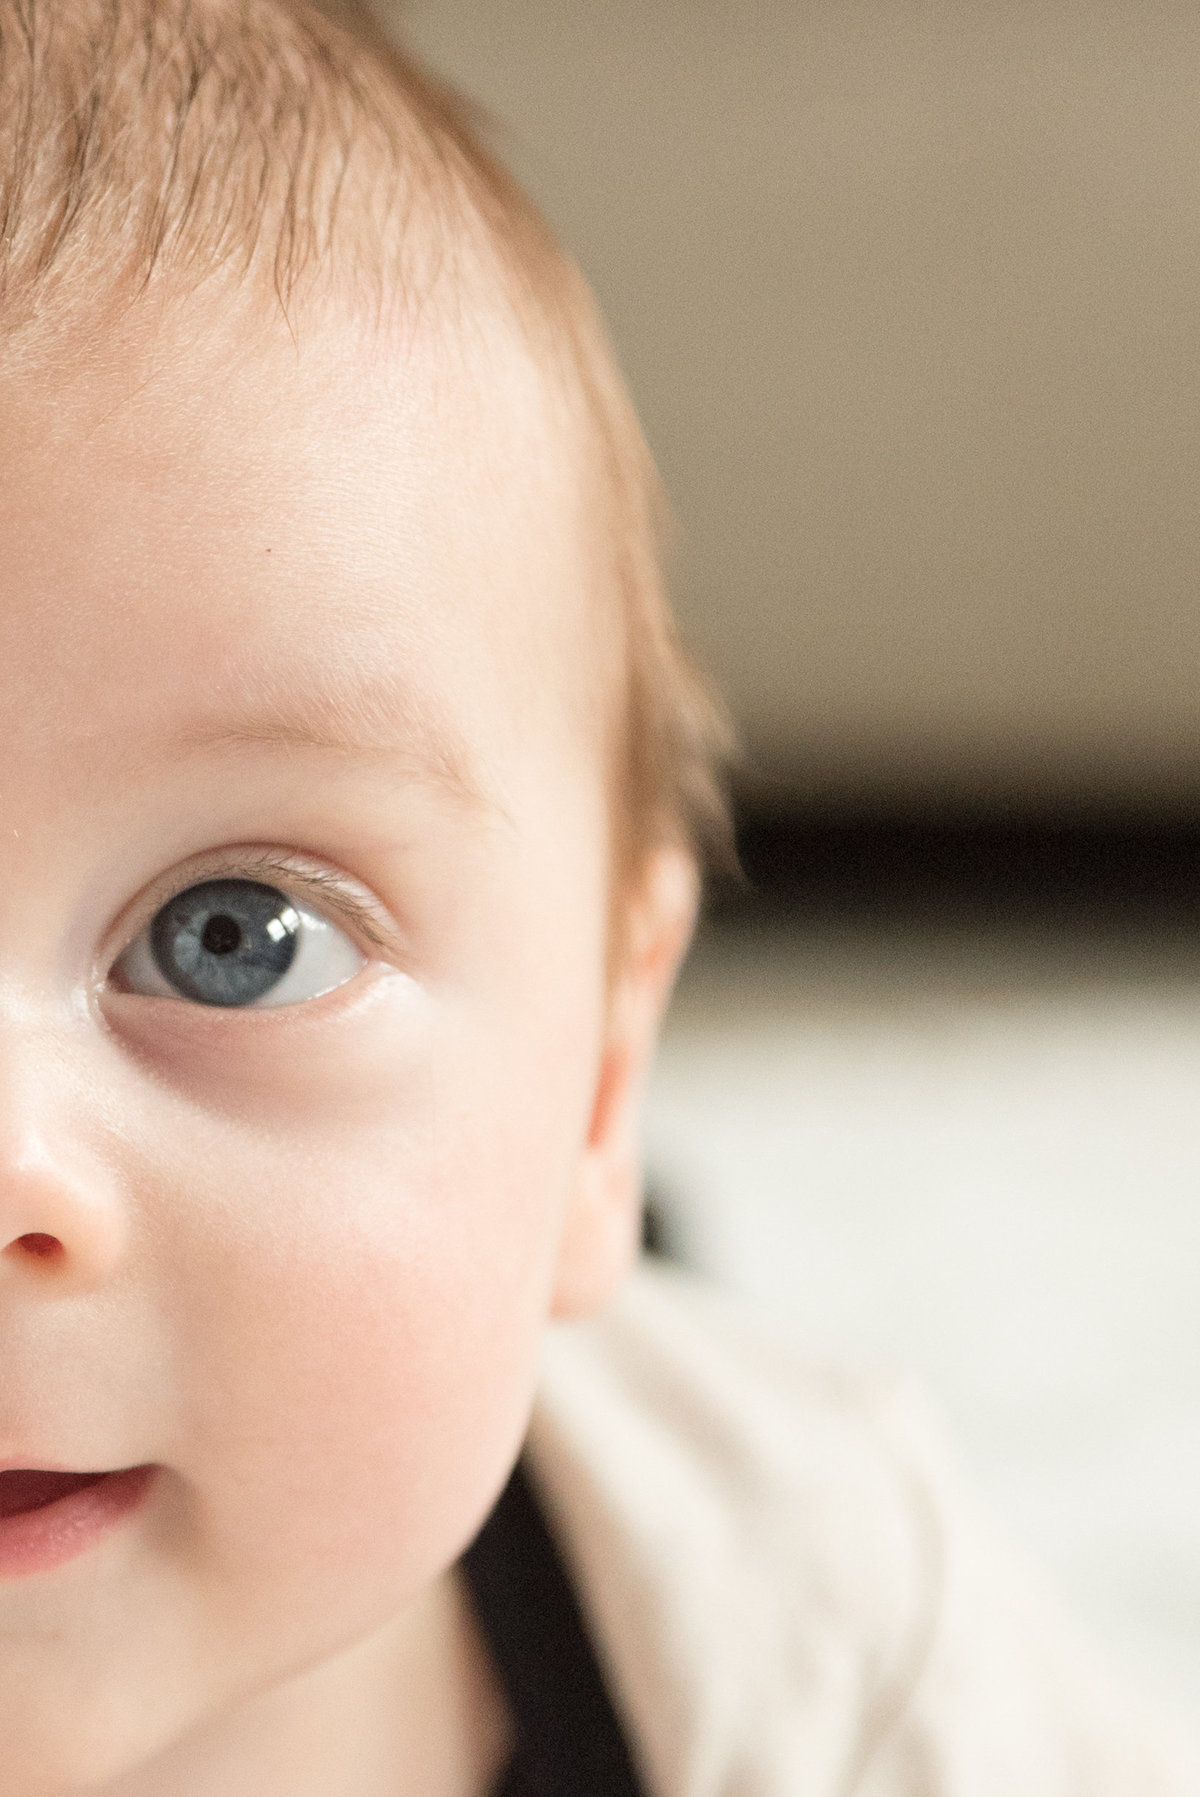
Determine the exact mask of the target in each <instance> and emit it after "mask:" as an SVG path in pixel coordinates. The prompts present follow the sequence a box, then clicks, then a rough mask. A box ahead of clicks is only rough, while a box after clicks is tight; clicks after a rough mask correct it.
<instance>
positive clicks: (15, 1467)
mask: <svg viewBox="0 0 1200 1797" xmlns="http://www.w3.org/2000/svg"><path fill="white" fill-rule="evenodd" d="M138 1464H140V1462H137V1461H131V1462H130V1463H129V1465H128V1466H67V1465H66V1463H65V1462H64V1461H61V1460H40V1459H39V1458H38V1457H37V1455H36V1454H31V1455H26V1456H24V1457H18V1456H16V1455H12V1456H6V1457H5V1458H3V1459H0V1473H15V1472H22V1473H71V1474H73V1475H74V1476H76V1477H78V1478H88V1479H92V1478H97V1479H98V1478H101V1477H103V1475H104V1474H105V1473H123V1472H129V1471H130V1470H131V1469H132V1467H133V1466H135V1465H138Z"/></svg>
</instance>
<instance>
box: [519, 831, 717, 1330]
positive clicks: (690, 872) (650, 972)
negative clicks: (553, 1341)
mask: <svg viewBox="0 0 1200 1797" xmlns="http://www.w3.org/2000/svg"><path fill="white" fill-rule="evenodd" d="M698 897H699V877H698V874H697V871H696V865H695V862H694V861H693V859H692V857H691V856H690V855H689V854H687V853H686V852H685V851H684V850H682V849H676V848H662V849H658V850H656V851H655V852H654V853H653V855H652V856H651V857H650V859H649V861H648V863H647V866H646V871H645V875H644V877H643V879H642V880H641V881H640V882H639V884H638V887H637V890H636V893H635V896H634V897H633V899H632V901H631V905H630V912H629V918H628V928H627V932H626V939H625V940H626V949H625V954H624V957H623V960H622V963H621V966H620V967H619V969H618V970H617V973H616V975H615V977H614V980H613V987H612V993H611V997H610V1003H609V1007H608V1024H607V1030H606V1036H605V1042H604V1046H603V1050H602V1053H601V1056H600V1061H599V1066H598V1069H597V1077H596V1085H595V1093H594V1098H593V1104H592V1112H591V1123H590V1127H589V1130H588V1135H587V1140H586V1142H585V1144H584V1147H583V1150H582V1153H581V1156H580V1164H579V1168H578V1172H577V1178H576V1189H575V1193H574V1196H573V1198H572V1201H571V1204H570V1208H569V1210H568V1213H567V1217H566V1220H565V1224H564V1229H563V1236H562V1241H561V1244H560V1249H559V1259H558V1269H557V1277H556V1281H555V1288H554V1295H553V1301H552V1305H551V1314H552V1315H553V1316H555V1317H574V1316H585V1315H587V1314H588V1313H590V1312H591V1311H594V1310H597V1309H599V1307H600V1306H601V1305H602V1304H603V1303H604V1302H605V1301H606V1299H607V1298H609V1297H610V1296H611V1294H612V1293H613V1291H614V1290H615V1289H616V1287H617V1286H618V1285H619V1284H620V1282H621V1280H622V1278H623V1277H624V1276H625V1274H626V1273H627V1272H628V1270H629V1268H630V1266H631V1265H632V1263H633V1261H634V1259H635V1257H636V1255H637V1250H638V1245H639V1242H640V1237H641V1200H642V1167H641V1144H640V1139H639V1120H640V1111H641V1101H642V1096H643V1092H644V1090H645V1085H646V1079H647V1075H648V1073H649V1070H650V1064H651V1060H652V1058H653V1053H654V1045H655V1041H656V1038H657V1035H658V1027H659V1023H660V1021H661V1019H662V1015H663V1012H664V1010H665V1009H666V1005H667V1000H668V998H669V997H670V993H671V988H672V986H673V985H674V982H675V975H676V973H677V972H678V970H679V966H680V963H681V962H682V960H683V957H684V954H685V953H686V951H687V946H688V943H689V941H690V940H691V934H692V929H693V927H694V924H695V919H696V907H697V902H698Z"/></svg>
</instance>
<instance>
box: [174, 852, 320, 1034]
mask: <svg viewBox="0 0 1200 1797" xmlns="http://www.w3.org/2000/svg"><path fill="white" fill-rule="evenodd" d="M299 929H300V917H299V914H298V913H297V911H296V908H295V906H294V905H293V903H292V901H291V899H289V898H288V897H287V895H286V894H285V893H282V892H279V891H277V890H276V888H275V887H274V886H264V885H261V884H260V883H259V882H258V881H257V880H203V881H201V883H200V884H199V885H198V886H189V887H188V888H187V890H186V891H184V892H180V893H177V894H176V896H175V897H174V898H173V899H172V900H171V901H170V903H169V904H166V905H164V906H163V908H162V910H161V911H159V912H158V913H157V914H156V915H155V917H154V920H153V922H152V923H151V925H150V949H151V952H152V954H153V956H154V960H155V964H156V966H157V967H158V970H159V972H160V973H161V974H162V976H163V978H164V979H165V980H166V981H168V983H169V984H170V985H172V986H173V987H174V988H175V990H176V991H177V992H179V993H181V994H182V995H183V996H184V997H185V998H192V999H195V1000H197V1002H198V1003H200V1004H203V1005H251V1004H253V1003H254V1002H255V1000H256V999H260V998H262V997H263V996H264V995H265V994H266V993H268V992H269V991H270V990H271V988H272V986H275V985H277V984H278V982H279V981H280V980H281V979H282V978H283V976H284V974H285V973H286V972H287V970H288V968H289V967H290V966H291V964H292V962H293V960H294V959H295V956H296V937H297V933H298V931H299Z"/></svg>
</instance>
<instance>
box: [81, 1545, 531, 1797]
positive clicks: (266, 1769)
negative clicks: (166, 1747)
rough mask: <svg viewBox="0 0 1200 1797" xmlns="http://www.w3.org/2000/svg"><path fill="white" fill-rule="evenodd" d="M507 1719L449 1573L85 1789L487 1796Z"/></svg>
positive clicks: (459, 1588)
mask: <svg viewBox="0 0 1200 1797" xmlns="http://www.w3.org/2000/svg"><path fill="white" fill-rule="evenodd" d="M511 1748H512V1724H511V1720H510V1717H509V1714H508V1710H507V1707H506V1705H505V1702H504V1698H503V1695H502V1693H501V1691H500V1687H499V1684H498V1683H497V1680H496V1677H495V1673H494V1670H493V1668H492V1665H491V1662H490V1660H489V1658H488V1654H487V1650H486V1647H485V1645H484V1642H483V1639H482V1637H481V1635H480V1633H479V1630H478V1627H477V1625H476V1623H475V1619H474V1614H473V1612H472V1610H471V1607H470V1604H469V1601H468V1599H467V1596H466V1592H465V1589H464V1586H463V1583H462V1580H461V1577H460V1575H459V1574H458V1572H457V1571H451V1572H449V1573H447V1574H445V1575H444V1576H443V1577H442V1578H441V1579H439V1580H437V1581H436V1583H435V1584H434V1585H432V1586H431V1587H430V1589H429V1590H428V1591H427V1592H426V1593H425V1594H424V1595H423V1596H422V1597H421V1598H420V1599H419V1600H418V1601H417V1603H416V1604H414V1605H413V1606H412V1608H411V1609H409V1610H406V1611H405V1613H404V1614H403V1616H402V1617H399V1618H397V1619H395V1620H393V1621H389V1623H388V1624H387V1625H386V1626H385V1627H384V1628H383V1629H380V1630H379V1631H378V1632H377V1633H375V1634H373V1635H370V1636H368V1637H367V1638H366V1640H364V1641H360V1642H357V1643H356V1644H355V1645H354V1646H353V1647H351V1648H348V1649H346V1650H344V1651H343V1652H341V1653H339V1654H337V1655H336V1656H335V1657H334V1658H332V1659H330V1660H326V1661H323V1662H322V1663H321V1664H320V1665H319V1666H316V1667H313V1668H310V1669H309V1670H308V1671H307V1672H304V1673H302V1674H300V1675H299V1676H298V1677H296V1678H293V1679H290V1680H289V1681H288V1682H287V1683H286V1684H284V1685H282V1686H278V1687H276V1688H274V1689H272V1690H271V1691H269V1692H267V1693H265V1694H263V1695H262V1696H260V1697H258V1698H255V1699H253V1700H251V1701H249V1702H247V1703H245V1704H244V1705H241V1706H239V1708H238V1709H237V1710H234V1711H231V1712H229V1713H228V1714H226V1715H223V1716H221V1717H219V1718H217V1719H215V1720H214V1721H212V1722H210V1723H208V1724H207V1725H206V1726H205V1727H204V1728H203V1729H202V1730H199V1731H197V1732H196V1733H195V1734H194V1735H192V1736H190V1737H189V1738H188V1739H187V1740H186V1741H184V1742H181V1743H179V1744H177V1745H176V1746H174V1747H173V1748H172V1749H171V1750H170V1752H169V1753H168V1754H167V1755H165V1756H163V1757H162V1758H161V1759H159V1760H156V1761H155V1762H154V1764H153V1765H151V1766H146V1767H143V1768H142V1769H140V1770H139V1771H138V1772H137V1773H135V1774H132V1775H130V1776H129V1777H126V1778H122V1779H120V1780H118V1781H117V1782H116V1783H115V1784H113V1785H108V1786H105V1788H104V1790H103V1793H97V1794H96V1797H486V1794H487V1793H488V1792H489V1791H490V1790H491V1789H492V1787H493V1785H494V1783H495V1780H496V1778H497V1777H498V1775H499V1772H500V1769H501V1767H502V1766H503V1765H504V1763H505V1761H506V1759H507V1757H508V1754H509V1753H510V1752H511Z"/></svg>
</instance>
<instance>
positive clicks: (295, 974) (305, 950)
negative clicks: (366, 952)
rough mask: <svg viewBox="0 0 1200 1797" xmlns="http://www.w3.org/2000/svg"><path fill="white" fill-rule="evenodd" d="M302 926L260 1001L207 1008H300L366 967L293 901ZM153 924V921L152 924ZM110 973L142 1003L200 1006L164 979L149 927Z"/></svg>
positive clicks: (345, 940)
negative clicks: (283, 967) (282, 969)
mask: <svg viewBox="0 0 1200 1797" xmlns="http://www.w3.org/2000/svg"><path fill="white" fill-rule="evenodd" d="M290 902H291V905H292V908H293V910H294V911H295V913H296V916H297V917H298V918H299V920H300V927H299V929H298V930H297V931H296V953H295V955H294V956H293V957H292V964H291V966H290V967H289V968H288V970H287V972H286V973H284V974H283V975H282V976H281V977H280V979H279V980H278V982H277V983H276V984H275V985H274V986H272V987H271V988H270V990H269V991H267V992H264V993H263V995H262V997H261V998H256V999H253V1000H252V1001H251V1002H250V1003H249V1004H245V1005H230V1006H217V1005H214V1006H211V1007H206V1008H209V1009H213V1010H239V1011H261V1010H265V1009H268V1008H270V1007H273V1006H276V1005H298V1004H303V1003H304V1002H305V1001H306V1000H307V999H310V998H320V997H321V996H322V994H323V993H326V992H332V991H333V990H334V988H335V987H337V986H344V985H345V984H346V982H347V980H352V979H353V978H354V976H355V974H356V973H359V972H360V971H361V970H362V968H363V967H365V966H366V961H365V959H364V957H363V955H362V954H361V953H360V952H359V950H358V949H357V948H356V947H355V946H354V944H353V942H351V940H350V938H349V937H348V936H347V935H346V933H345V931H343V930H340V929H339V928H338V926H337V925H336V924H335V923H331V922H330V920H329V919H328V918H327V917H322V916H321V915H320V913H319V912H317V911H310V910H309V909H308V908H307V907H306V906H304V905H300V904H297V903H296V901H295V900H294V899H292V900H291V901H290ZM151 922H153V919H152V920H151ZM113 972H114V973H115V974H117V975H118V977H119V978H120V981H121V985H122V987H123V988H124V989H125V991H127V992H134V993H137V994H138V995H139V996H140V997H142V998H176V999H179V1000H180V1001H181V1002H182V1003H185V1004H198V1003H200V1002H201V1001H200V1000H199V999H194V998H191V997H189V995H188V994H187V993H184V992H180V991H178V990H177V988H176V987H174V986H173V985H172V984H171V982H170V980H168V979H167V977H166V975H165V974H164V973H163V971H162V969H161V968H160V967H159V965H158V962H157V961H156V960H155V958H154V953H153V950H152V949H151V947H150V924H149V923H148V924H146V926H145V928H144V929H142V930H140V931H139V933H138V934H137V936H135V937H134V939H133V941H132V942H131V943H130V944H129V947H128V948H127V949H126V950H125V951H124V953H123V954H122V955H121V956H120V957H119V958H118V960H117V962H116V964H115V966H114V968H113Z"/></svg>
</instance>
